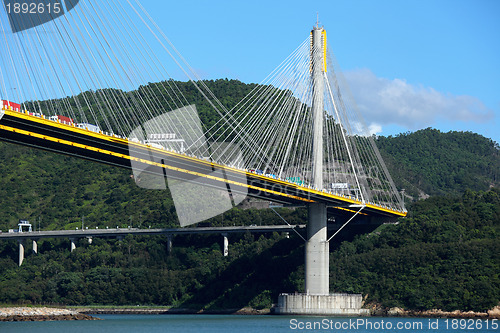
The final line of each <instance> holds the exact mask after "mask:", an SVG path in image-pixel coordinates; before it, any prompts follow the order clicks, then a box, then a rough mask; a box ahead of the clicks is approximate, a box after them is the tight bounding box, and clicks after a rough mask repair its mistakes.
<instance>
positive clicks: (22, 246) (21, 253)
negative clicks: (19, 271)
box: [18, 240, 24, 267]
mask: <svg viewBox="0 0 500 333" xmlns="http://www.w3.org/2000/svg"><path fill="white" fill-rule="evenodd" d="M18 243H19V262H18V263H19V267H20V266H21V265H22V264H23V261H24V242H23V241H22V240H20V241H18Z"/></svg>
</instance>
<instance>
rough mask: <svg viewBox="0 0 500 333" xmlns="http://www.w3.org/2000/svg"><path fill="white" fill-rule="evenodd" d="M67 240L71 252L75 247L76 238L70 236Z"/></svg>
mask: <svg viewBox="0 0 500 333" xmlns="http://www.w3.org/2000/svg"><path fill="white" fill-rule="evenodd" d="M69 240H70V242H71V247H70V249H71V252H73V251H74V250H75V249H76V239H75V238H70V239H69Z"/></svg>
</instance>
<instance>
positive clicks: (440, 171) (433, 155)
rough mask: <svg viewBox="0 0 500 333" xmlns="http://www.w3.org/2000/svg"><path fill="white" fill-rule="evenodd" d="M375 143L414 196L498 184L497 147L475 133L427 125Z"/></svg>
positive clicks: (499, 150) (400, 185)
mask: <svg viewBox="0 0 500 333" xmlns="http://www.w3.org/2000/svg"><path fill="white" fill-rule="evenodd" d="M377 146H378V148H379V149H380V151H381V153H382V155H383V157H384V160H385V161H386V163H387V164H388V167H389V170H390V173H391V175H392V176H393V178H394V180H395V182H396V184H397V186H398V188H400V189H403V188H404V189H405V191H406V194H407V195H410V196H411V197H413V198H416V199H418V198H419V197H422V196H429V195H436V194H447V193H454V194H458V193H462V192H463V191H465V190H466V189H475V190H483V191H485V190H487V189H489V188H490V187H492V186H498V185H500V146H499V145H498V143H496V142H493V141H492V140H491V139H488V138H485V137H483V136H481V135H479V134H476V133H471V132H448V133H442V132H440V131H439V130H436V129H431V128H427V129H424V130H420V131H417V132H415V133H404V134H400V135H397V136H395V137H391V136H389V137H383V136H381V137H378V138H377Z"/></svg>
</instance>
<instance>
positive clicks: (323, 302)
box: [275, 26, 367, 316]
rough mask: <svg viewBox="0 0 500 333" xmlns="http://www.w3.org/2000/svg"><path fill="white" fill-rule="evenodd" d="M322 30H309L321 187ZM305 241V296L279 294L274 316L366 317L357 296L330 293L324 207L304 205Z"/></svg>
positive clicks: (316, 178)
mask: <svg viewBox="0 0 500 333" xmlns="http://www.w3.org/2000/svg"><path fill="white" fill-rule="evenodd" d="M326 48H327V44H326V31H325V29H323V28H322V27H319V26H315V27H314V28H313V30H312V31H311V80H312V86H313V89H312V95H313V96H312V97H313V98H312V106H311V116H312V126H313V131H312V184H313V186H314V187H315V188H316V189H318V190H322V189H323V188H324V187H323V162H324V158H323V151H324V146H323V133H324V112H325V111H324V110H325V109H324V105H325V101H324V96H325V93H324V92H325V74H326V71H327V66H326ZM308 215H309V217H308V223H307V239H306V244H305V286H304V287H305V288H304V289H305V294H281V295H280V296H279V299H278V307H277V308H276V309H275V312H276V313H277V314H298V315H355V316H359V315H366V314H367V310H364V309H361V305H362V296H361V295H360V294H354V295H349V294H330V278H329V277H330V270H329V268H330V264H329V260H330V245H329V242H328V234H327V223H328V217H327V206H326V204H325V203H320V202H314V203H309V204H308Z"/></svg>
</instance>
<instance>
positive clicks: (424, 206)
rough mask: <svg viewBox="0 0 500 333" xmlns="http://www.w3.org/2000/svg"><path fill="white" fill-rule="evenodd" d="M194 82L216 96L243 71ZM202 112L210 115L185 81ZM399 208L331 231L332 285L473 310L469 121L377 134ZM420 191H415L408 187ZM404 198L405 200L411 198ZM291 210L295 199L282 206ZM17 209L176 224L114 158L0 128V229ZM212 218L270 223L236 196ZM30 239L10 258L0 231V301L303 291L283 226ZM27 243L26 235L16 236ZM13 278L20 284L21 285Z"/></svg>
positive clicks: (217, 301)
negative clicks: (400, 212) (356, 227)
mask: <svg viewBox="0 0 500 333" xmlns="http://www.w3.org/2000/svg"><path fill="white" fill-rule="evenodd" d="M207 84H208V85H209V87H210V88H211V89H212V90H213V91H214V93H215V94H216V95H217V96H219V97H221V96H225V97H224V98H223V99H222V101H223V103H224V104H225V105H226V106H227V107H229V108H230V107H231V106H233V105H234V104H236V103H237V102H238V101H239V100H240V99H241V98H242V97H243V95H244V94H246V93H248V91H250V90H251V88H252V87H253V85H245V84H243V83H241V82H239V81H229V80H217V81H208V82H207ZM179 86H181V89H183V90H185V91H186V93H187V95H189V96H191V97H192V100H193V101H195V102H196V101H200V106H199V107H198V111H199V112H200V117H201V119H202V121H203V122H204V124H206V125H208V124H210V123H211V122H213V121H214V119H216V118H215V117H216V115H215V114H214V113H213V111H211V110H210V109H209V108H208V106H207V105H204V104H203V103H204V102H202V101H201V96H198V93H197V92H196V91H195V90H189V88H188V85H185V84H183V83H179ZM376 141H377V145H378V146H379V148H380V150H381V153H382V155H383V156H384V158H385V160H386V162H387V164H388V168H389V171H390V173H391V174H392V175H393V177H394V180H395V183H396V185H397V187H398V189H399V190H402V189H404V190H405V194H406V199H405V200H406V203H407V204H408V205H409V207H408V208H409V216H408V218H406V219H401V220H400V223H399V224H397V225H384V226H382V227H381V228H379V229H378V230H376V231H375V232H373V233H371V234H369V235H360V236H358V237H357V238H356V239H355V240H354V241H353V242H343V243H342V244H340V243H339V242H340V240H341V239H336V242H334V243H333V244H332V245H331V251H332V253H331V266H330V267H331V279H330V281H331V290H332V291H337V292H361V293H363V294H367V295H368V300H369V301H370V302H374V303H378V304H382V305H383V306H396V305H398V306H403V307H406V308H409V309H428V308H433V307H438V308H442V309H445V310H453V309H464V310H469V309H472V310H484V309H487V308H491V307H492V306H494V305H496V304H497V303H498V301H499V300H500V281H499V276H498V272H500V260H499V259H500V258H499V253H500V248H499V242H498V240H499V225H500V191H499V189H498V186H499V185H500V174H499V173H500V154H499V147H498V144H496V143H494V142H492V141H491V140H489V139H487V138H484V137H482V136H480V135H477V134H474V133H468V132H466V133H463V132H450V133H441V132H439V131H437V130H434V129H425V130H421V131H418V132H416V133H405V134H401V135H398V136H395V137H379V138H377V140H376ZM428 195H430V196H431V197H430V198H428V199H426V200H421V201H415V200H417V199H418V198H419V197H425V196H428ZM411 201H415V202H411ZM279 213H280V214H281V215H282V216H283V217H284V218H285V219H286V220H287V221H289V222H290V223H304V222H305V221H306V217H307V212H306V210H305V209H296V210H288V209H281V210H279ZM18 219H28V220H30V221H31V222H32V223H33V224H34V225H35V227H36V229H38V228H39V226H40V228H41V229H43V230H54V229H63V228H66V229H74V228H76V227H81V226H82V220H83V224H84V226H85V227H89V228H95V227H99V228H104V227H106V226H108V227H110V228H113V227H116V226H129V225H130V226H133V227H140V228H147V227H149V226H151V227H177V226H178V221H177V217H176V213H175V207H174V205H173V202H172V199H171V198H170V196H169V193H168V191H155V190H146V189H142V188H139V187H137V186H136V185H135V182H134V180H133V179H132V178H131V173H130V171H128V170H125V169H119V168H114V167H110V166H106V165H101V164H97V163H93V162H88V161H85V160H79V159H75V158H71V157H66V156H62V155H57V154H53V153H48V152H43V151H39V150H35V149H32V148H25V147H21V146H16V145H12V144H7V143H3V142H0V229H1V230H3V231H4V232H5V231H6V230H7V229H12V228H15V227H16V225H17V221H18ZM210 223H211V224H212V225H223V224H224V225H242V224H246V225H249V224H274V223H279V224H281V223H282V221H281V219H280V217H278V216H277V215H276V214H275V213H274V212H273V211H271V210H266V209H264V210H254V209H249V210H242V209H240V208H235V209H233V210H231V211H228V212H225V213H224V214H222V215H219V216H217V217H214V218H212V219H211V220H210ZM165 242H166V240H165V239H164V238H163V237H127V238H125V239H124V240H122V241H118V240H115V239H94V241H93V243H92V244H88V243H87V242H86V241H85V240H81V241H80V242H79V244H78V245H77V249H76V250H75V251H74V252H73V253H70V251H69V241H68V240H43V241H40V242H39V254H37V255H34V254H28V253H27V258H26V260H25V261H24V263H23V265H22V266H21V267H17V244H16V243H15V242H9V241H0V267H2V269H1V270H0V302H6V303H36V304H37V303H50V304H54V303H61V304H116V305H119V304H128V305H136V304H150V305H155V304H156V305H174V306H180V307H184V306H191V307H197V308H238V307H242V306H246V305H250V306H253V307H256V308H262V307H269V306H270V305H271V303H273V302H276V300H277V295H278V293H279V292H295V291H303V279H304V277H303V275H304V274H303V264H304V262H303V260H304V252H303V251H304V250H303V244H302V241H301V240H300V239H299V238H298V237H294V235H293V234H292V235H291V237H290V238H287V237H285V236H284V235H278V234H275V235H267V236H259V235H256V236H253V235H250V234H246V235H239V236H232V237H231V238H230V250H229V256H228V257H223V255H222V253H221V238H220V237H215V236H213V237H212V236H189V237H187V236H183V237H180V236H179V237H175V238H174V249H173V252H172V253H171V254H168V253H167V247H166V243H165ZM29 248H30V247H29V246H28V249H29ZM19 286H23V287H22V288H20V287H19Z"/></svg>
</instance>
